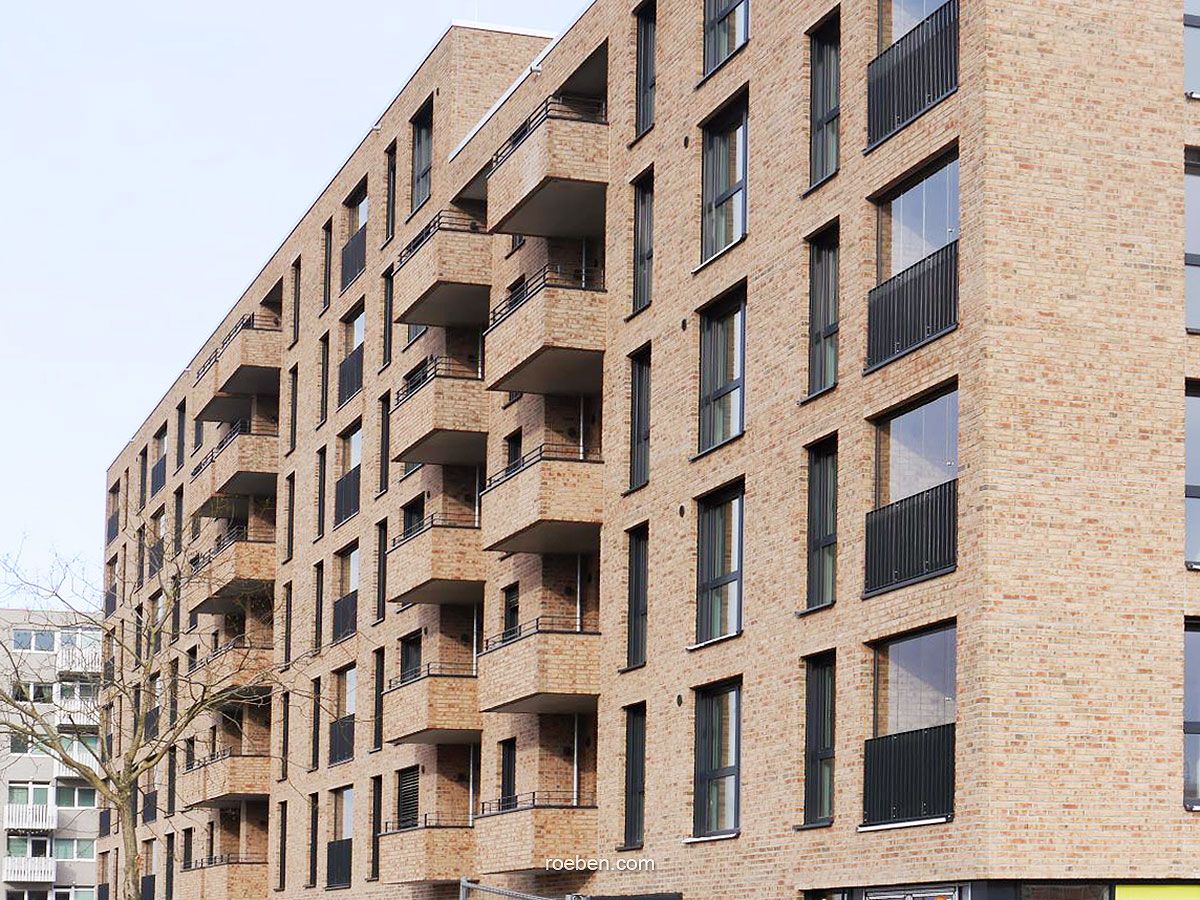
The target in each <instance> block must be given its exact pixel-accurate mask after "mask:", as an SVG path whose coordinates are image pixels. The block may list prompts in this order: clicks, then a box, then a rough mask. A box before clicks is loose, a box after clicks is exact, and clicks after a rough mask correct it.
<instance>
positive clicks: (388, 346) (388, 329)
mask: <svg viewBox="0 0 1200 900" xmlns="http://www.w3.org/2000/svg"><path fill="white" fill-rule="evenodd" d="M395 308H396V291H395V287H394V286H393V285H392V270H391V268H390V267H389V268H388V270H387V271H386V272H384V273H383V321H382V322H380V323H379V327H380V328H381V329H382V331H383V348H382V349H383V363H382V365H384V366H386V365H387V364H388V363H390V362H391V361H392V333H393V332H394V331H395V330H396V325H395V323H394V322H393V321H392V317H393V316H394V315H395Z"/></svg>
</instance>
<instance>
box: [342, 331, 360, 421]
mask: <svg viewBox="0 0 1200 900" xmlns="http://www.w3.org/2000/svg"><path fill="white" fill-rule="evenodd" d="M362 385H363V345H362V344H359V345H358V346H357V347H355V348H354V349H353V350H351V351H350V352H349V353H347V354H346V358H345V359H343V360H342V361H341V362H340V363H338V406H341V405H343V404H344V403H345V402H346V401H347V400H349V399H350V398H351V397H353V396H354V395H355V394H357V393H358V392H359V391H361V390H362Z"/></svg>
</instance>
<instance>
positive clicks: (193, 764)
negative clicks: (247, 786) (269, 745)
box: [183, 747, 270, 772]
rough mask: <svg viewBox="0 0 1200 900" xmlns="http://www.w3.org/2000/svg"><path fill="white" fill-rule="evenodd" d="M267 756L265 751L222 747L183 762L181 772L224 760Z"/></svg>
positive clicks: (267, 753)
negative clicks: (206, 754)
mask: <svg viewBox="0 0 1200 900" xmlns="http://www.w3.org/2000/svg"><path fill="white" fill-rule="evenodd" d="M267 756H270V753H269V752H267V751H266V750H255V749H249V750H242V749H241V748H240V747H222V748H221V749H220V750H217V751H216V752H214V753H210V754H208V756H196V757H193V758H192V759H188V760H185V761H184V764H183V771H184V772H191V771H194V770H196V769H203V768H204V767H205V766H211V765H213V764H215V763H219V762H221V760H225V759H235V758H236V759H243V758H247V759H249V758H256V757H267Z"/></svg>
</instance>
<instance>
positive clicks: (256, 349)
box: [195, 311, 283, 422]
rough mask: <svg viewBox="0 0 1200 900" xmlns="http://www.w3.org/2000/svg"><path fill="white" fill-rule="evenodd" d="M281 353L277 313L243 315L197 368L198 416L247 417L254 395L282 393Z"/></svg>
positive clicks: (219, 418)
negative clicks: (199, 402)
mask: <svg viewBox="0 0 1200 900" xmlns="http://www.w3.org/2000/svg"><path fill="white" fill-rule="evenodd" d="M282 353H283V335H282V333H281V330H280V322H279V316H278V315H275V314H273V313H269V312H266V311H260V312H254V313H250V314H248V315H245V316H242V318H241V319H240V320H238V322H237V324H236V325H234V327H233V328H232V329H231V330H230V332H229V333H228V334H227V335H226V336H225V337H224V339H223V340H222V341H221V345H220V346H219V347H217V349H216V350H214V351H213V352H212V353H211V354H210V355H209V357H208V358H207V359H206V360H204V361H203V362H202V363H201V364H200V366H199V368H198V369H197V371H196V382H195V384H196V388H197V393H198V394H199V396H200V398H201V407H200V409H199V410H197V412H196V418H198V419H201V420H203V421H206V422H237V421H239V420H241V419H244V418H246V417H247V415H248V414H249V412H250V397H251V396H253V395H254V394H277V393H279V363H280V360H281V358H282Z"/></svg>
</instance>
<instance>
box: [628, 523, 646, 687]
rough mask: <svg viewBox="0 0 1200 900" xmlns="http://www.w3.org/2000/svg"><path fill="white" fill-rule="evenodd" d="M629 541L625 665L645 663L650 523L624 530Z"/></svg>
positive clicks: (629, 666) (641, 664) (632, 666)
mask: <svg viewBox="0 0 1200 900" xmlns="http://www.w3.org/2000/svg"><path fill="white" fill-rule="evenodd" d="M626 535H627V539H628V543H629V576H628V578H629V585H628V601H627V607H626V618H625V629H626V631H625V668H627V669H634V668H637V667H639V666H643V665H645V664H646V632H647V627H646V626H647V620H648V614H649V596H650V590H649V588H650V579H649V568H650V525H649V524H648V523H643V524H641V525H638V526H636V527H634V528H631V529H629V531H627V532H626Z"/></svg>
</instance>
